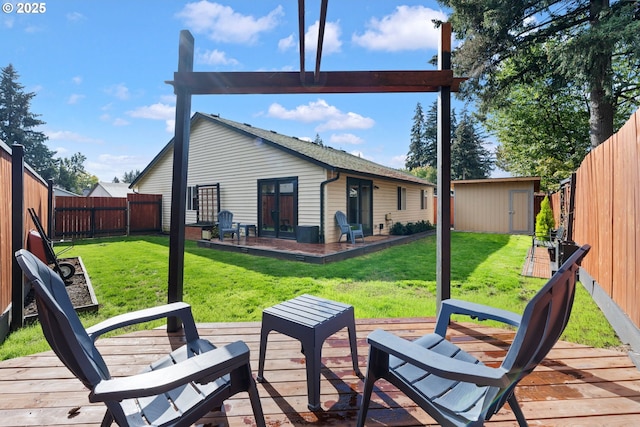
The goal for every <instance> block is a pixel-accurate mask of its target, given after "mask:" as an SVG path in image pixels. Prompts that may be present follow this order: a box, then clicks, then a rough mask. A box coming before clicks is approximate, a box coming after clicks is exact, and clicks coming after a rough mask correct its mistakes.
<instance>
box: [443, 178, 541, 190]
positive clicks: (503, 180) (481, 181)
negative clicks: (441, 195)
mask: <svg viewBox="0 0 640 427" xmlns="http://www.w3.org/2000/svg"><path fill="white" fill-rule="evenodd" d="M510 182H532V183H533V186H534V191H540V177H539V176H513V177H504V178H486V179H466V180H458V181H451V187H453V188H455V186H456V185H468V184H495V183H510Z"/></svg>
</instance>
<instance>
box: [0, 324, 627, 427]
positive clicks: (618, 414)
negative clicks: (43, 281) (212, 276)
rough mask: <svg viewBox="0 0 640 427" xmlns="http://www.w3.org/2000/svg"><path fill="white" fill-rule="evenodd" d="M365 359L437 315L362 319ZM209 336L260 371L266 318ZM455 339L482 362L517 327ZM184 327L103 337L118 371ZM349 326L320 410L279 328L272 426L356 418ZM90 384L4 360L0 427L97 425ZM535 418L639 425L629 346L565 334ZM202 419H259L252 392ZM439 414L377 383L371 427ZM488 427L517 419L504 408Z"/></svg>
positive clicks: (329, 370) (98, 409)
mask: <svg viewBox="0 0 640 427" xmlns="http://www.w3.org/2000/svg"><path fill="white" fill-rule="evenodd" d="M356 323H357V325H356V328H357V333H358V346H359V360H360V366H361V369H363V371H364V368H365V366H366V356H367V354H368V349H367V346H366V336H367V334H368V333H369V332H371V331H372V330H374V329H376V328H380V327H382V328H384V329H387V330H393V331H395V333H397V334H398V335H401V336H403V337H406V338H409V339H413V338H416V337H418V336H420V335H423V334H425V333H428V332H431V331H432V330H433V327H434V319H431V318H425V319H367V320H362V319H359V320H357V322H356ZM199 330H200V333H201V335H202V336H204V337H206V338H208V339H210V340H211V341H213V342H214V343H216V344H218V345H222V344H225V343H228V342H232V341H236V340H244V341H245V342H247V344H248V345H249V347H250V348H251V352H252V368H253V370H254V375H255V372H256V371H257V358H258V346H259V334H260V325H259V323H257V322H253V323H225V324H201V325H199ZM450 336H451V338H452V340H454V341H455V342H457V343H458V345H460V346H461V347H463V348H464V349H465V350H467V351H469V352H472V353H474V354H476V355H477V356H478V357H479V358H481V359H482V360H484V361H486V362H488V363H491V364H496V363H498V361H499V360H501V357H502V356H503V354H504V349H505V348H506V347H507V346H508V345H509V342H510V340H511V339H512V338H513V333H512V332H510V331H507V330H504V329H494V328H490V327H486V326H482V325H475V324H471V323H463V324H454V325H452V327H451V328H450ZM180 341H181V335H180V334H172V335H171V336H167V333H166V332H165V331H163V330H161V329H154V330H150V331H144V332H135V333H130V334H127V335H122V336H118V337H112V338H104V339H101V340H99V341H98V342H99V345H98V346H99V348H100V349H101V351H102V352H103V354H104V355H105V359H106V361H107V363H108V364H109V365H110V367H111V371H112V375H114V376H121V375H128V374H132V373H136V372H137V371H139V370H140V369H141V368H142V366H144V365H146V364H148V363H149V362H151V361H152V360H154V359H155V358H156V357H157V356H158V355H159V354H164V353H166V352H167V351H169V349H170V348H171V346H175V345H179V344H180ZM348 348H349V344H348V337H347V333H346V330H343V331H340V332H338V333H337V334H336V335H334V336H333V337H331V338H329V339H328V340H327V341H326V342H325V345H324V348H323V363H324V364H325V367H324V368H323V377H322V381H321V383H322V384H321V393H322V396H321V402H322V411H319V412H310V411H309V410H308V409H307V396H306V383H305V370H304V358H303V357H302V355H301V354H300V345H299V343H298V342H297V341H294V340H292V339H290V338H288V337H286V336H283V335H280V334H277V333H272V335H270V339H269V344H268V348H267V362H266V366H265V378H266V379H267V381H268V382H267V383H264V384H259V385H258V391H259V393H260V396H261V401H262V405H263V409H264V412H265V416H266V421H267V425H268V426H271V427H279V426H286V425H295V426H301V425H315V426H352V425H354V423H355V419H356V416H357V410H358V405H359V402H360V392H361V390H362V380H361V379H360V378H358V377H357V376H355V375H354V373H353V371H352V367H351V366H350V365H351V360H350V357H349V352H348V351H349V350H348ZM87 394H88V393H87V390H86V389H84V388H83V386H82V384H81V383H80V382H79V381H77V380H76V379H75V378H74V377H73V376H72V375H71V374H70V373H69V372H68V371H67V370H66V368H64V367H63V366H62V365H61V363H60V362H59V361H58V359H57V358H56V357H55V355H54V354H53V353H52V352H45V353H40V354H37V355H34V356H28V357H21V358H16V359H11V360H6V361H3V362H0V426H45V425H46V426H54V425H55V426H61V425H69V426H95V425H99V423H100V421H101V419H102V416H103V412H104V407H103V406H102V405H99V404H90V403H89V402H88V399H87ZM516 394H517V396H518V399H519V400H520V402H521V404H522V408H523V411H524V413H525V416H526V417H527V419H528V421H529V425H531V426H541V425H542V426H569V425H571V426H577V425H579V426H632V425H639V424H640V371H638V369H637V368H636V367H635V366H634V364H633V363H632V362H631V360H630V359H629V357H627V355H626V353H625V352H622V351H615V350H603V349H594V348H590V347H585V346H582V345H577V344H571V343H566V342H559V343H558V344H557V345H556V346H555V347H554V349H553V350H552V351H551V353H550V354H549V357H548V358H547V359H546V360H545V361H544V362H543V363H542V365H541V366H539V367H538V369H536V371H534V373H533V374H531V375H530V376H529V377H527V378H525V379H524V380H523V381H522V383H521V385H520V386H519V387H518V388H517V389H516ZM202 423H203V425H206V426H213V425H219V424H221V425H229V426H243V427H245V426H250V425H254V422H253V416H252V412H251V408H250V405H249V403H248V398H247V396H246V393H243V394H239V395H237V396H236V397H235V398H233V399H230V400H228V401H227V403H226V405H225V412H224V413H219V412H218V413H212V414H210V416H209V417H207V419H205V420H202ZM431 423H432V420H431V419H430V418H429V417H428V416H427V415H426V414H425V413H424V412H423V411H422V410H420V409H418V408H416V407H415V406H414V405H413V404H412V403H411V401H410V400H409V399H407V398H406V397H405V396H404V395H403V394H402V393H400V392H398V391H396V390H395V389H394V388H393V387H392V386H390V385H389V384H388V383H385V382H379V383H378V389H377V390H376V391H374V395H373V405H372V407H371V409H370V411H369V418H368V421H367V426H422V425H430V424H431ZM488 425H491V426H513V425H515V418H514V416H513V414H512V413H511V411H510V410H508V409H505V408H503V409H502V410H501V411H500V412H499V413H498V414H496V415H495V416H494V417H493V419H492V420H491V422H490V423H488Z"/></svg>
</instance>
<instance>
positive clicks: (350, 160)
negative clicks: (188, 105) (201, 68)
mask: <svg viewBox="0 0 640 427" xmlns="http://www.w3.org/2000/svg"><path fill="white" fill-rule="evenodd" d="M199 117H201V118H204V119H207V120H210V121H212V122H215V123H220V124H223V125H225V126H226V127H229V128H232V129H236V130H239V131H241V132H242V133H245V134H248V135H251V136H254V137H258V138H261V139H262V140H263V141H264V142H266V143H268V144H270V145H271V146H273V147H276V148H279V149H282V150H284V151H287V152H289V153H290V154H292V155H295V156H298V157H301V158H303V159H305V160H308V161H310V162H312V163H316V164H319V165H321V166H323V167H325V168H327V169H333V170H336V171H344V172H353V173H358V174H364V175H371V176H376V177H384V178H389V179H393V180H399V181H405V182H413V183H417V184H424V185H433V184H432V183H430V182H428V181H426V180H424V179H422V178H418V177H417V176H414V175H411V174H408V173H406V172H402V171H400V170H397V169H393V168H389V167H387V166H383V165H380V164H378V163H374V162H371V161H369V160H366V159H363V158H361V157H358V156H354V155H353V154H349V153H347V152H345V151H342V150H337V149H335V148H331V147H327V146H320V145H318V144H315V143H313V142H309V141H304V140H301V139H298V138H295V137H291V136H286V135H282V134H279V133H277V132H274V131H271V130H265V129H260V128H257V127H253V126H251V125H249V124H246V123H239V122H235V121H233V120H229V119H225V118H222V117H220V116H216V115H211V114H204V113H196V115H195V116H194V118H193V119H194V121H195V120H197V119H198V118H199Z"/></svg>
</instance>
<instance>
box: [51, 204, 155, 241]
mask: <svg viewBox="0 0 640 427" xmlns="http://www.w3.org/2000/svg"><path fill="white" fill-rule="evenodd" d="M53 222H54V236H55V237H56V238H87V237H97V236H119V235H128V234H133V233H149V232H160V231H161V230H162V196H161V195H157V194H129V195H127V197H126V198H121V197H56V199H55V208H54V212H53Z"/></svg>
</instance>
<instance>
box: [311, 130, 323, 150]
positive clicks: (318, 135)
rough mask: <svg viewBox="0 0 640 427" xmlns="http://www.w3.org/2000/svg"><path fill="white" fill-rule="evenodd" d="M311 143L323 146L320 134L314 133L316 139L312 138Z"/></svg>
mask: <svg viewBox="0 0 640 427" xmlns="http://www.w3.org/2000/svg"><path fill="white" fill-rule="evenodd" d="M313 143H314V144H316V145H319V146H320V147H324V143H323V142H322V138H320V134H318V133H316V139H314V140H313Z"/></svg>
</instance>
